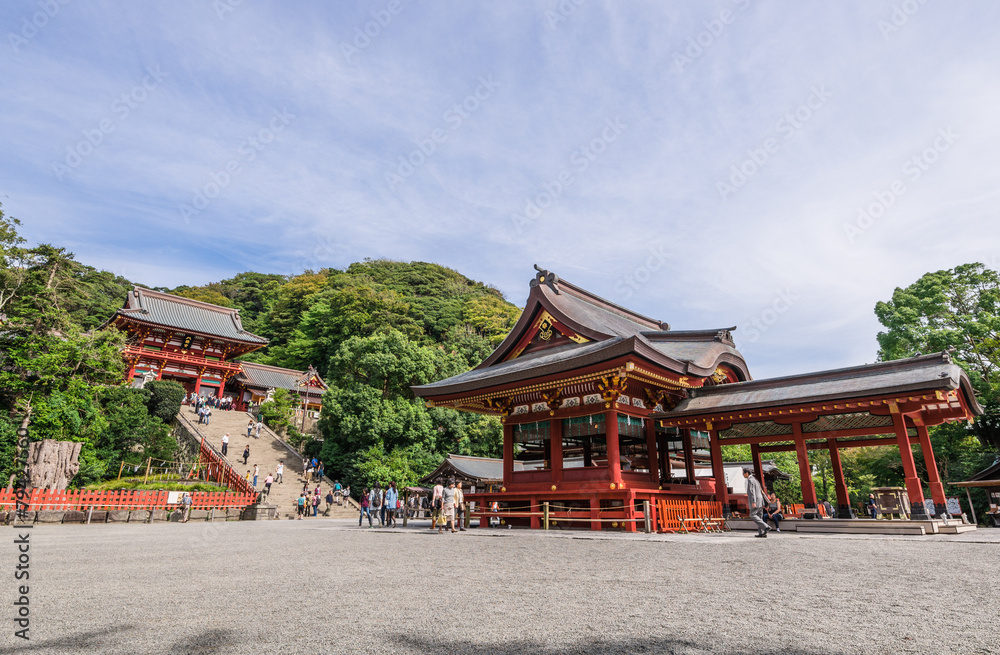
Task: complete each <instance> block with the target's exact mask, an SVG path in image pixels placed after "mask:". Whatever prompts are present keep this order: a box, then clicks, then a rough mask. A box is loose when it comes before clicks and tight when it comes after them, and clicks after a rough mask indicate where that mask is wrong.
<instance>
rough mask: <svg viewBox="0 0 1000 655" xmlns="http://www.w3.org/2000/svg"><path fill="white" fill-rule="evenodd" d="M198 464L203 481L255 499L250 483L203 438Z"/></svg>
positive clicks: (254, 491) (254, 492)
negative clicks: (251, 495) (249, 495)
mask: <svg viewBox="0 0 1000 655" xmlns="http://www.w3.org/2000/svg"><path fill="white" fill-rule="evenodd" d="M198 464H199V468H200V469H201V472H202V473H203V474H204V479H205V480H208V481H209V482H215V483H217V484H221V485H222V486H224V487H226V488H227V489H231V490H232V491H234V492H236V493H238V494H253V495H254V497H256V494H257V492H256V490H255V489H254V488H253V485H252V484H250V481H249V480H247V479H246V478H245V477H243V476H242V475H240V474H239V473H237V472H236V469H234V468H233V467H232V466H230V465H229V462H227V461H226V460H225V459H223V458H222V455H220V454H219V453H217V452H215V449H214V448H212V447H211V446H210V445H209V444H208V443H206V442H205V437H202V438H201V448H200V451H199V453H198ZM199 477H200V476H199Z"/></svg>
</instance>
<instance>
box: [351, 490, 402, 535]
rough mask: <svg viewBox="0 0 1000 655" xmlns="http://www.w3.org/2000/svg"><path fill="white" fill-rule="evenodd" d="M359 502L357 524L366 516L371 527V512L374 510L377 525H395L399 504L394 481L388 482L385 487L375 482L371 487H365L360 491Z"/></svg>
mask: <svg viewBox="0 0 1000 655" xmlns="http://www.w3.org/2000/svg"><path fill="white" fill-rule="evenodd" d="M360 504H361V514H360V515H359V516H358V525H361V521H362V520H363V519H364V518H365V516H367V517H368V527H372V526H373V522H372V512H375V516H376V517H377V518H378V523H379V525H381V526H386V525H388V526H395V525H396V513H397V510H398V509H399V507H400V505H399V491H398V490H397V489H396V483H395V482H390V483H389V486H388V487H386V488H385V489H382V488H381V487H380V486H379V484H378V483H377V482H376V483H375V486H374V487H372V488H371V489H368V488H367V487H366V488H365V489H363V490H362V491H361V503H360Z"/></svg>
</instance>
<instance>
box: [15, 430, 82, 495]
mask: <svg viewBox="0 0 1000 655" xmlns="http://www.w3.org/2000/svg"><path fill="white" fill-rule="evenodd" d="M82 446H83V444H81V443H75V442H72V441H55V440H53V439H44V440H42V441H35V442H33V443H32V444H31V445H30V446H29V447H28V480H29V481H30V482H31V487H32V488H33V489H65V488H66V487H67V485H69V482H70V480H72V479H73V476H74V475H76V474H77V473H78V472H79V471H80V462H79V459H80V448H81V447H82Z"/></svg>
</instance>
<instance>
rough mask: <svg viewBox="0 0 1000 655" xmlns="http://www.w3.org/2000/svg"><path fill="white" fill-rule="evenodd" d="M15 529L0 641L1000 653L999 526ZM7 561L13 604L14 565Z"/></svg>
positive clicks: (258, 647)
mask: <svg viewBox="0 0 1000 655" xmlns="http://www.w3.org/2000/svg"><path fill="white" fill-rule="evenodd" d="M22 532H23V531H22ZM31 532H32V534H31V537H30V540H31V541H30V543H31V546H30V555H31V562H30V567H31V568H30V573H31V579H30V607H31V631H30V635H31V640H30V641H27V642H25V641H22V640H21V639H18V638H15V637H14V636H13V632H14V628H13V627H11V625H12V624H11V621H10V619H7V620H6V621H5V625H6V626H7V629H6V631H5V633H4V634H3V635H2V637H0V653H12V652H25V653H29V652H37V653H46V654H49V653H52V654H57V653H74V654H77V653H128V654H130V655H135V654H141V653H234V654H236V653H239V654H240V655H257V654H266V655H271V654H273V653H442V654H445V653H447V654H448V655H451V654H453V653H471V654H475V655H480V654H482V655H486V654H490V655H492V654H494V653H516V654H517V655H533V654H546V655H548V654H555V653H710V652H711V653H1000V638H998V634H1000V631H998V630H997V625H998V623H1000V618H998V616H1000V615H998V608H1000V603H998V597H1000V594H998V592H997V580H998V576H997V573H998V571H1000V530H980V531H977V532H973V533H968V534H964V535H957V536H950V537H940V536H938V537H880V536H870V535H851V536H850V537H845V536H836V535H809V536H799V535H795V534H780V535H772V537H770V538H768V539H766V540H764V539H753V538H752V537H751V536H750V534H749V533H728V534H722V535H676V536H674V535H641V534H640V535H624V534H614V535H610V534H609V535H598V536H596V537H595V536H594V535H592V534H591V533H584V532H572V533H571V532H549V533H542V532H537V531H534V532H529V531H522V530H503V531H501V530H482V531H480V530H478V529H473V530H471V531H469V532H465V533H459V534H447V533H446V534H442V535H439V534H437V533H436V532H432V531H431V530H428V529H426V528H415V527H411V528H407V529H405V530H404V529H397V530H388V529H377V528H376V529H368V528H362V529H358V528H357V524H356V523H354V522H353V521H350V520H347V521H327V522H323V523H318V522H306V521H273V522H258V523H250V522H228V523H226V522H219V523H212V524H208V523H189V524H186V525H179V524H152V525H141V524H140V525H93V526H71V525H63V526H36V527H35V528H32V530H31ZM7 534H8V537H7V546H6V552H7V555H6V557H5V560H6V561H7V562H8V566H9V567H10V571H11V574H12V573H13V570H14V566H15V562H16V558H17V553H16V546H14V545H13V543H12V542H13V540H14V538H16V535H17V532H16V531H14V530H8V532H7ZM7 580H8V582H7V584H6V585H4V587H3V589H2V593H3V603H4V606H5V607H7V608H8V610H7V614H8V616H9V617H12V616H13V611H12V610H11V609H10V608H12V603H13V601H14V599H15V597H16V596H15V592H16V584H21V583H17V582H15V580H14V579H13V576H12V575H11V577H8V578H7Z"/></svg>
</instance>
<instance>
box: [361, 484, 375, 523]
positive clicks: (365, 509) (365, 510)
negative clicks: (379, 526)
mask: <svg viewBox="0 0 1000 655" xmlns="http://www.w3.org/2000/svg"><path fill="white" fill-rule="evenodd" d="M369 493H370V492H369V491H368V489H363V490H362V491H361V514H359V515H358V527H359V528H360V527H361V519H363V518H364V517H365V515H366V514H367V515H368V527H369V528H371V527H373V526H372V512H371V503H370V499H369Z"/></svg>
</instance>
